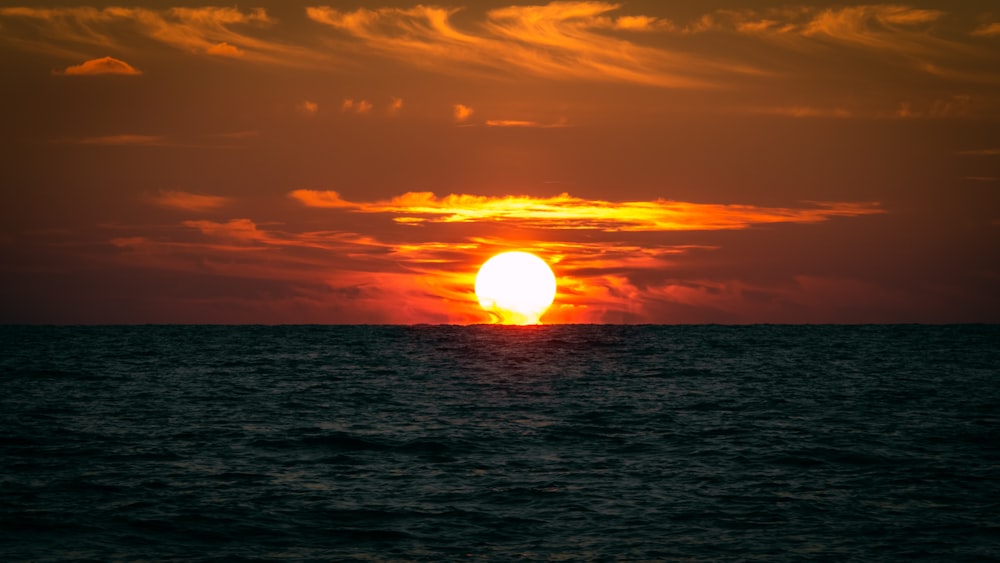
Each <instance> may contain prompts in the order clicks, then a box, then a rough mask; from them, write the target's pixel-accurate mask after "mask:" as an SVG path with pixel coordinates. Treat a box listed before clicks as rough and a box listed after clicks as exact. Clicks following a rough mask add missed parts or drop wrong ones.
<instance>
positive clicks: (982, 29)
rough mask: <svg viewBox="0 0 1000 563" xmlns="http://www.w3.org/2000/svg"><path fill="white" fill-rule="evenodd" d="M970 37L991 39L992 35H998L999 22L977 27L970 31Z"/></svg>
mask: <svg viewBox="0 0 1000 563" xmlns="http://www.w3.org/2000/svg"><path fill="white" fill-rule="evenodd" d="M972 35H978V36H980V37H992V36H994V35H1000V22H993V23H988V24H983V25H981V26H979V27H977V28H976V29H974V30H972Z"/></svg>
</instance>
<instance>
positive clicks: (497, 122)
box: [486, 119, 567, 128]
mask: <svg viewBox="0 0 1000 563" xmlns="http://www.w3.org/2000/svg"><path fill="white" fill-rule="evenodd" d="M566 125H567V123H566V120H565V119H564V120H560V121H556V122H553V123H540V122H538V121H532V120H530V119H487V120H486V126H487V127H541V128H553V127H566Z"/></svg>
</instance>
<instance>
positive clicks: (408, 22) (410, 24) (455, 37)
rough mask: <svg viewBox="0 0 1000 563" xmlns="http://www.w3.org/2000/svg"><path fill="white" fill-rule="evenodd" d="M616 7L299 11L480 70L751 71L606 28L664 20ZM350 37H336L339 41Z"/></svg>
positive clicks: (592, 76) (409, 55) (665, 80)
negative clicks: (462, 19)
mask: <svg viewBox="0 0 1000 563" xmlns="http://www.w3.org/2000/svg"><path fill="white" fill-rule="evenodd" d="M618 8H619V5H617V4H610V3H606V2H552V3H549V4H546V5H543V6H511V7H507V8H501V9H496V10H491V11H489V12H487V14H486V20H485V21H483V22H481V23H480V25H479V26H478V28H474V29H473V30H470V31H463V30H460V29H458V28H457V27H456V26H455V25H454V24H453V23H452V20H451V18H452V16H453V15H454V14H455V13H456V11H457V10H454V9H444V8H437V7H430V6H423V5H421V6H416V7H413V8H408V9H401V8H379V9H375V10H372V9H367V8H360V9H357V10H354V11H341V10H337V9H334V8H329V7H315V8H307V10H306V14H307V16H308V17H309V18H310V19H312V20H313V21H316V22H318V23H321V24H324V25H327V26H329V27H331V28H333V29H335V30H337V31H339V32H341V33H342V34H344V35H346V36H348V37H350V38H352V39H354V40H356V41H358V40H359V41H361V43H362V44H363V45H364V47H365V48H366V49H367V50H369V51H373V52H375V53H379V54H381V55H383V56H387V57H392V58H397V59H402V60H405V61H407V62H409V63H412V64H416V65H420V66H424V67H427V68H429V69H431V70H435V71H444V72H452V73H459V74H461V73H467V72H477V73H480V74H483V73H484V71H486V70H488V69H490V70H493V71H496V70H500V71H502V72H508V73H528V74H531V75H535V76H543V77H546V78H556V79H584V80H596V81H611V82H628V83H637V84H647V85H654V86H661V87H670V88H701V87H708V86H712V85H714V78H713V77H714V76H717V75H719V74H725V73H733V72H737V73H759V71H758V70H756V69H753V68H751V67H749V66H745V65H742V66H741V65H727V64H722V63H719V62H716V61H711V60H706V59H701V58H698V57H695V56H692V55H689V54H684V53H682V52H674V51H670V50H666V49H663V48H656V47H651V46H646V45H641V44H638V43H634V42H632V41H629V40H628V39H623V38H620V37H617V36H615V35H613V34H608V33H606V31H607V30H609V29H610V30H614V31H619V32H621V31H637V30H640V31H649V30H652V29H654V28H666V27H669V26H668V25H667V24H666V23H665V22H664V20H659V19H657V18H652V17H648V16H629V17H623V18H618V19H610V18H608V17H607V16H606V14H607V13H609V12H612V11H614V10H617V9H618ZM354 45H356V44H355V43H353V42H348V41H345V42H343V47H344V48H353V47H352V46H354ZM490 75H495V73H494V72H491V73H490Z"/></svg>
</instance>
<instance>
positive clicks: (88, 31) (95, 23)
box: [0, 7, 329, 66]
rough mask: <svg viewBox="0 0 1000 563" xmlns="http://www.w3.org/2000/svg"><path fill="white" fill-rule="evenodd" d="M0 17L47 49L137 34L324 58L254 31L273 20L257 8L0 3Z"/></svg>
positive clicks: (250, 56)
mask: <svg viewBox="0 0 1000 563" xmlns="http://www.w3.org/2000/svg"><path fill="white" fill-rule="evenodd" d="M5 19H6V20H15V21H19V22H22V23H28V24H29V25H28V26H17V27H16V28H13V27H12V28H11V31H10V33H12V34H13V33H16V34H17V35H16V37H17V39H18V40H19V43H20V44H21V45H22V46H25V47H27V48H32V49H35V50H39V51H46V52H56V53H65V52H67V51H68V50H70V49H73V48H74V46H77V45H89V46H97V47H101V48H104V49H108V48H113V49H119V50H121V49H126V48H134V44H133V43H134V42H133V41H132V39H133V37H134V36H135V35H136V34H138V35H140V36H143V37H146V38H148V39H151V40H153V41H155V42H158V43H161V44H164V45H168V46H170V47H172V48H175V49H180V50H182V51H186V52H189V53H196V54H208V55H213V56H224V57H239V58H245V59H246V60H251V61H260V62H267V63H272V64H281V65H293V66H294V65H299V66H302V65H316V64H318V63H319V62H321V61H325V60H327V59H328V58H329V57H327V56H322V55H319V54H317V53H316V52H315V51H312V50H309V49H306V48H303V47H296V46H291V45H288V44H286V43H284V42H280V41H270V40H267V39H263V38H259V37H257V36H256V33H257V32H258V30H260V29H263V28H266V27H268V26H270V25H272V24H273V23H274V21H273V20H272V19H271V18H270V17H269V16H268V15H267V12H266V11H265V10H264V9H262V8H255V9H251V10H248V11H243V10H240V9H238V8H224V7H204V8H180V7H178V8H168V9H165V10H154V9H149V8H125V7H109V8H103V9H99V8H92V7H67V8H28V7H19V8H0V21H2V20H5ZM5 32H7V30H5ZM237 45H238V47H237Z"/></svg>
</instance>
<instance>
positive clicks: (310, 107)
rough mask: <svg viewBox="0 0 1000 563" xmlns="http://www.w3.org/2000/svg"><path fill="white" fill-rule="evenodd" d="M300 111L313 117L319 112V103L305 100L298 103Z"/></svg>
mask: <svg viewBox="0 0 1000 563" xmlns="http://www.w3.org/2000/svg"><path fill="white" fill-rule="evenodd" d="M298 110H299V113H301V114H302V115H304V116H306V117H312V116H314V115H316V114H317V113H319V104H317V103H316V102H312V101H309V100H303V101H302V103H300V104H299V105H298Z"/></svg>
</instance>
